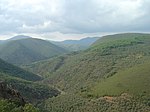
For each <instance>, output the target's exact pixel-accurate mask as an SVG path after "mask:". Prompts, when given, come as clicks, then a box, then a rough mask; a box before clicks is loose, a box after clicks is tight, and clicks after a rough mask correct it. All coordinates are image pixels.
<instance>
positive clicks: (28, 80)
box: [0, 60, 60, 103]
mask: <svg viewBox="0 0 150 112" xmlns="http://www.w3.org/2000/svg"><path fill="white" fill-rule="evenodd" d="M40 80H41V77H39V76H37V75H35V74H33V73H30V72H27V71H25V70H22V69H21V68H18V67H16V66H14V65H11V64H8V63H7V62H5V61H2V60H0V82H1V81H2V82H5V83H6V85H7V84H8V85H10V86H11V87H12V89H15V90H18V91H19V92H20V93H21V95H23V97H24V98H25V100H26V101H27V102H28V101H30V102H33V103H37V102H38V101H41V100H44V99H47V98H50V97H53V96H57V95H58V94H60V92H59V91H58V90H57V89H55V88H53V87H50V86H47V85H45V84H42V83H41V82H35V81H40ZM1 92H3V89H2V90H1V91H0V93H1ZM8 92H9V91H8Z"/></svg>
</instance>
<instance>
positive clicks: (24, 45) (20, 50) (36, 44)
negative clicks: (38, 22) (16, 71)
mask: <svg viewBox="0 0 150 112" xmlns="http://www.w3.org/2000/svg"><path fill="white" fill-rule="evenodd" d="M65 52H67V51H66V50H65V49H63V48H61V47H58V46H56V45H54V44H52V43H50V42H47V41H44V40H40V39H33V38H28V39H20V40H12V41H8V42H6V43H5V44H3V45H1V46H0V53H1V55H0V57H1V58H2V59H4V60H5V61H7V62H10V63H13V64H17V65H18V64H28V63H32V62H34V61H39V60H42V59H46V58H50V57H53V56H55V55H59V54H62V53H65Z"/></svg>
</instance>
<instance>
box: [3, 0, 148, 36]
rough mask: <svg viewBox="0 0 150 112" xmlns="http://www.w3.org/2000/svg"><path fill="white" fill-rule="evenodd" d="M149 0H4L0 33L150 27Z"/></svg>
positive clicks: (134, 29)
mask: <svg viewBox="0 0 150 112" xmlns="http://www.w3.org/2000/svg"><path fill="white" fill-rule="evenodd" d="M149 5H150V2H149V0H126V1H125V0H111V1H110V0H88V1H87V0H32V1H31V0H21V1H20V0H1V1H0V24H1V27H0V33H7V32H14V33H33V34H44V33H50V32H61V33H64V34H67V33H68V34H71V33H72V34H75V33H96V32H125V31H149V28H150V27H149V26H150V25H149V23H150V8H149Z"/></svg>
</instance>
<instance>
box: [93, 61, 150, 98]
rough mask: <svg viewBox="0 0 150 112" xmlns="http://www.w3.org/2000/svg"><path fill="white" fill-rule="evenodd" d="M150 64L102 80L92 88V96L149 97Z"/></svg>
mask: <svg viewBox="0 0 150 112" xmlns="http://www.w3.org/2000/svg"><path fill="white" fill-rule="evenodd" d="M149 82H150V63H144V64H141V65H138V66H135V67H132V68H129V69H127V70H123V71H119V72H118V73H117V74H115V75H114V76H112V77H110V78H107V79H105V80H102V81H101V82H99V83H98V84H97V85H96V86H95V87H94V88H92V90H93V93H94V95H98V96H104V95H109V96H114V95H115V96H118V95H120V94H122V93H129V94H132V95H138V96H139V95H145V96H147V97H150V83H149Z"/></svg>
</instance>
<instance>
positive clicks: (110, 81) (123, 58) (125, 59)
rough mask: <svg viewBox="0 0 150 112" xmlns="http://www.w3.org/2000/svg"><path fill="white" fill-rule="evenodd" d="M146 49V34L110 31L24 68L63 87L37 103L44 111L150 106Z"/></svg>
mask: <svg viewBox="0 0 150 112" xmlns="http://www.w3.org/2000/svg"><path fill="white" fill-rule="evenodd" d="M149 49H150V35H149V34H117V35H110V36H105V37H103V38H101V39H100V40H98V41H97V42H95V43H94V44H93V45H92V46H91V47H90V48H89V49H87V50H85V51H82V52H74V53H71V54H68V55H64V56H60V57H56V58H52V59H49V60H45V61H41V62H38V63H33V64H31V65H28V66H26V69H27V70H29V71H32V72H34V73H38V74H39V75H41V76H43V77H45V80H44V82H45V83H47V84H53V85H55V86H56V87H58V88H59V89H61V90H63V91H64V94H63V95H60V96H58V97H55V98H52V99H48V100H46V101H45V102H44V103H42V104H41V107H44V108H45V109H46V110H47V111H48V112H50V111H54V112H57V111H62V112H63V111H65V112H112V111H114V112H136V111H139V112H149V111H150V102H149V95H150V91H149V90H150V86H149V81H150V78H149V76H150V73H149V63H150V51H149ZM138 93H139V94H138Z"/></svg>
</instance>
